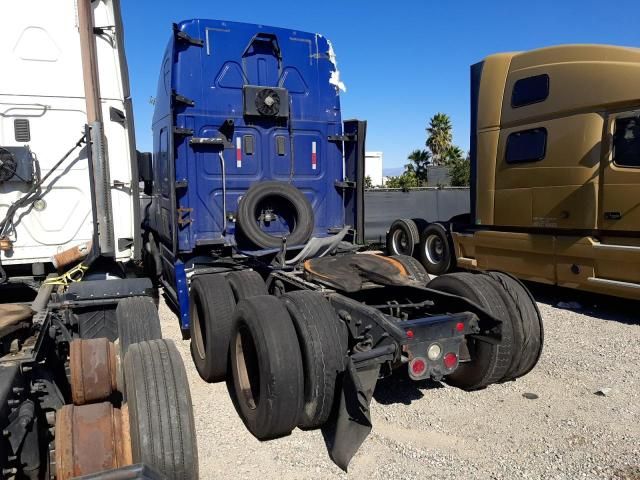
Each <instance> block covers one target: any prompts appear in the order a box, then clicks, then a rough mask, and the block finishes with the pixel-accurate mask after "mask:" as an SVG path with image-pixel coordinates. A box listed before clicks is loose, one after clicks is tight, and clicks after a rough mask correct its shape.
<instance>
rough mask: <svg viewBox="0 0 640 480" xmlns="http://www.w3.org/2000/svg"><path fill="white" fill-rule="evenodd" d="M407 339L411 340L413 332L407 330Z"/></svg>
mask: <svg viewBox="0 0 640 480" xmlns="http://www.w3.org/2000/svg"><path fill="white" fill-rule="evenodd" d="M407 338H413V330H407Z"/></svg>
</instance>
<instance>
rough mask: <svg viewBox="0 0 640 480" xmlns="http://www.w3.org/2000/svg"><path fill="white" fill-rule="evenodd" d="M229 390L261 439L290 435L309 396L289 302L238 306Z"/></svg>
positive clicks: (255, 300)
mask: <svg viewBox="0 0 640 480" xmlns="http://www.w3.org/2000/svg"><path fill="white" fill-rule="evenodd" d="M229 357H230V361H231V365H230V369H231V374H230V375H229V378H228V379H227V388H228V389H229V393H230V395H231V398H232V400H233V403H234V406H235V407H236V410H237V412H238V415H239V416H240V418H241V419H242V421H243V422H244V424H245V426H246V427H247V429H248V430H249V431H250V432H251V433H252V434H253V435H254V436H255V437H256V438H258V439H259V440H268V439H271V438H277V437H282V436H285V435H289V434H290V433H291V431H292V430H293V429H294V428H295V427H296V425H297V424H298V419H299V418H300V412H301V411H302V402H303V396H304V376H303V370H302V358H301V355H300V346H299V345H298V338H297V335H296V330H295V328H294V326H293V322H292V321H291V318H290V317H289V313H288V312H287V309H286V308H285V306H284V304H283V303H282V302H281V301H280V300H278V299H277V298H275V297H272V296H263V297H252V298H247V299H245V300H242V301H241V302H240V303H239V304H238V307H237V308H236V313H235V315H234V323H233V330H232V334H231V346H230V355H229Z"/></svg>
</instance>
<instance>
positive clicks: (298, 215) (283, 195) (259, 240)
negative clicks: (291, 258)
mask: <svg viewBox="0 0 640 480" xmlns="http://www.w3.org/2000/svg"><path fill="white" fill-rule="evenodd" d="M266 215H269V218H271V217H274V218H279V219H281V220H282V221H284V223H286V224H287V225H288V227H289V229H290V232H289V234H288V235H287V242H288V243H289V245H302V244H304V243H305V242H307V241H308V240H309V238H310V237H311V234H312V233H313V226H314V217H313V208H312V207H311V203H310V202H309V200H308V199H307V197H305V195H304V194H303V193H302V192H301V191H300V190H298V189H297V188H296V187H294V186H293V185H289V184H288V183H284V182H258V183H255V184H254V185H253V186H251V188H249V190H247V193H246V194H245V195H244V197H243V198H242V200H241V201H240V204H239V206H238V217H237V218H238V227H240V230H241V231H242V233H243V234H244V235H245V236H246V237H247V239H248V240H249V241H250V242H252V243H253V244H254V245H256V246H257V247H259V248H278V247H280V245H282V237H281V236H280V235H271V234H269V233H268V232H266V231H264V230H263V227H265V226H266V225H267V224H269V223H270V222H271V221H272V220H267V219H265V216H266Z"/></svg>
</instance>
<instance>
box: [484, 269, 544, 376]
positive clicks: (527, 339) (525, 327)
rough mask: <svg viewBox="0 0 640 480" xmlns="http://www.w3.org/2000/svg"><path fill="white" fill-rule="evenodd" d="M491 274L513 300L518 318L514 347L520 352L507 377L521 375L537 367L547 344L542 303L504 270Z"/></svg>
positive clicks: (513, 313) (514, 311)
mask: <svg viewBox="0 0 640 480" xmlns="http://www.w3.org/2000/svg"><path fill="white" fill-rule="evenodd" d="M487 275H488V276H490V277H491V278H493V279H494V280H496V281H497V282H498V283H499V284H500V286H501V287H502V289H503V290H504V291H505V293H506V294H507V295H508V297H509V299H510V300H511V302H510V304H511V305H510V306H511V317H512V318H513V319H514V322H513V326H514V339H516V344H515V345H514V348H515V350H516V351H518V352H520V354H519V355H518V356H515V355H514V358H513V362H512V365H511V367H510V368H509V371H508V372H507V374H506V375H505V378H504V380H515V379H516V378H520V377H522V376H524V375H526V374H527V373H529V372H530V371H531V370H533V367H535V366H536V364H537V363H538V360H539V359H540V355H542V346H543V343H544V325H543V322H542V315H541V314H540V310H539V309H538V305H537V303H536V301H535V299H534V298H533V296H532V295H531V293H530V292H529V290H528V289H527V287H525V286H524V285H523V284H522V283H521V282H520V281H519V280H517V279H516V278H514V277H512V276H511V275H509V274H506V273H503V272H489V273H487Z"/></svg>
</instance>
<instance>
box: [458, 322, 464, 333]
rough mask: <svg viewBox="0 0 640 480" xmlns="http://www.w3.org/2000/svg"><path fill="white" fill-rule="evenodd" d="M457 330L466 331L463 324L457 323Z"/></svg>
mask: <svg viewBox="0 0 640 480" xmlns="http://www.w3.org/2000/svg"><path fill="white" fill-rule="evenodd" d="M456 330H457V331H459V332H463V331H464V323H462V322H458V323H456Z"/></svg>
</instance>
